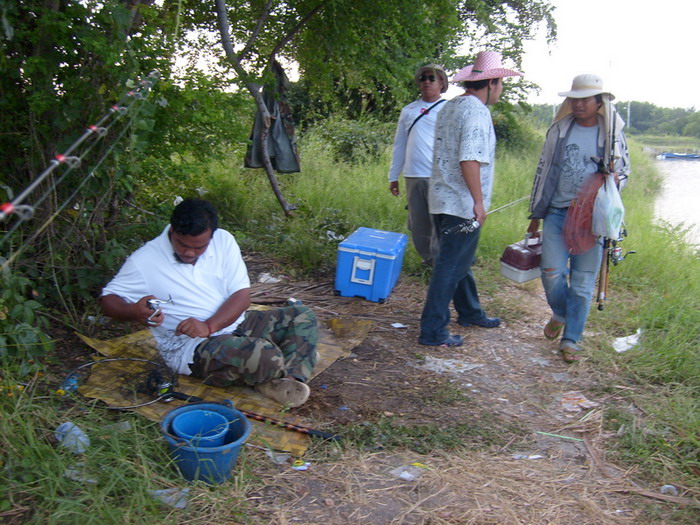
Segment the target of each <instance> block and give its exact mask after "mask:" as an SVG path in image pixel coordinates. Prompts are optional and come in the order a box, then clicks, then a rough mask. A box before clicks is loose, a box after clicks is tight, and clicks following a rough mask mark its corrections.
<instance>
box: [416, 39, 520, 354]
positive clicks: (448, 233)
mask: <svg viewBox="0 0 700 525" xmlns="http://www.w3.org/2000/svg"><path fill="white" fill-rule="evenodd" d="M521 75H522V73H520V72H518V71H514V70H512V69H506V68H504V67H503V66H502V64H501V55H500V54H499V53H497V52H495V51H482V52H480V53H478V54H477V55H476V60H475V61H474V64H473V65H470V66H467V67H465V68H464V69H462V70H461V71H460V72H459V73H457V75H456V76H455V77H454V78H453V79H452V82H458V83H461V84H462V87H464V89H465V92H464V93H463V94H462V95H461V96H458V97H455V98H453V99H452V100H450V101H449V102H447V103H445V104H444V108H443V109H442V111H441V112H440V114H439V115H438V118H437V123H436V125H435V145H434V153H433V169H432V174H431V177H430V193H429V205H430V213H431V214H432V215H433V219H434V221H435V226H436V231H437V235H438V245H439V251H438V257H437V260H436V262H435V266H434V268H433V273H432V277H431V280H430V285H429V287H428V294H427V297H426V301H425V306H424V308H423V313H422V315H421V332H420V337H419V339H418V342H419V343H420V344H424V345H429V346H439V345H447V346H459V345H461V344H462V337H461V336H460V335H455V334H450V333H449V331H448V330H447V325H448V324H449V322H450V317H451V316H450V303H451V302H453V303H454V306H455V310H457V314H458V317H457V323H458V324H459V325H461V326H480V327H482V328H495V327H497V326H499V325H500V323H501V320H500V319H499V318H497V317H488V316H487V315H486V313H485V312H484V311H483V310H482V308H481V304H480V302H479V294H478V293H477V289H476V282H475V280H474V276H473V275H472V271H471V266H472V264H473V263H474V258H475V254H476V249H477V246H478V243H479V234H480V232H481V226H482V225H483V224H484V221H485V220H486V212H487V211H488V208H489V205H490V203H491V194H492V190H493V178H494V160H495V155H496V134H495V132H494V129H493V123H492V120H491V113H490V112H489V110H488V108H487V106H489V105H491V104H495V103H496V102H498V99H499V98H500V96H501V93H502V92H503V77H510V76H521Z"/></svg>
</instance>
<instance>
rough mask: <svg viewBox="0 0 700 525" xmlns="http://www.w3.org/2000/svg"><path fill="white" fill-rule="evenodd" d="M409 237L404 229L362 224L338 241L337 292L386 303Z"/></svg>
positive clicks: (399, 268)
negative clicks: (361, 226)
mask: <svg viewBox="0 0 700 525" xmlns="http://www.w3.org/2000/svg"><path fill="white" fill-rule="evenodd" d="M407 241H408V237H407V236H406V235H404V234H403V233H394V232H385V231H382V230H375V229H373V228H358V229H357V230H356V231H355V232H354V233H353V234H352V235H350V237H348V238H347V239H345V240H344V241H343V242H341V243H340V244H339V245H338V263H337V265H336V269H335V291H336V294H338V295H342V296H343V297H364V298H365V299H369V300H370V301H373V302H375V303H383V302H384V301H385V300H386V298H387V297H389V294H390V293H391V290H392V289H393V288H394V285H395V284H396V281H397V280H398V278H399V274H400V273H401V265H402V264H403V256H404V252H405V251H406V242H407Z"/></svg>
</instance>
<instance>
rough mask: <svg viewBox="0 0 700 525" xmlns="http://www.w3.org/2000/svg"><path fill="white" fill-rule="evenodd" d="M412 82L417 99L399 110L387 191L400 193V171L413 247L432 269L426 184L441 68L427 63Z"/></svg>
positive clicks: (443, 78) (444, 88) (444, 81)
mask: <svg viewBox="0 0 700 525" xmlns="http://www.w3.org/2000/svg"><path fill="white" fill-rule="evenodd" d="M415 81H416V84H417V85H418V87H419V88H420V94H421V97H420V99H418V100H416V101H414V102H411V103H410V104H408V105H407V106H405V107H404V108H403V109H402V110H401V115H400V116H399V122H398V124H397V126H396V135H395V136H394V152H393V156H392V160H391V168H390V169H389V191H390V192H391V193H392V195H395V196H398V195H399V194H400V191H399V174H400V173H401V172H403V176H404V180H405V181H406V199H407V202H408V229H409V231H410V232H411V239H412V240H413V246H415V248H416V251H417V252H418V254H419V255H420V256H421V257H422V258H423V262H424V263H425V264H427V265H428V266H432V265H433V263H434V262H435V250H436V249H437V246H436V240H435V232H434V231H433V222H432V220H431V216H430V211H429V210H428V181H429V180H430V172H431V169H432V165H433V142H434V137H435V134H434V131H435V121H436V119H437V115H438V113H439V112H440V109H442V106H443V103H444V102H445V99H443V98H441V97H440V95H441V94H442V93H444V92H445V91H447V75H446V74H445V71H444V70H443V69H442V67H440V66H438V65H436V64H428V65H425V66H422V67H420V68H418V69H417V70H416V74H415Z"/></svg>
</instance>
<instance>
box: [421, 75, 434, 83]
mask: <svg viewBox="0 0 700 525" xmlns="http://www.w3.org/2000/svg"><path fill="white" fill-rule="evenodd" d="M426 80H430V81H431V82H435V75H421V76H419V77H418V81H419V82H425V81H426Z"/></svg>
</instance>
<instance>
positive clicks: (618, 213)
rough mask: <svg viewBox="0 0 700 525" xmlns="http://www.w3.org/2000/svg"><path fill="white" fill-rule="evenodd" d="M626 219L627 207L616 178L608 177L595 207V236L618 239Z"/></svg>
mask: <svg viewBox="0 0 700 525" xmlns="http://www.w3.org/2000/svg"><path fill="white" fill-rule="evenodd" d="M624 219H625V207H624V205H623V204H622V199H621V198H620V191H619V190H618V189H617V185H616V184H615V176H614V175H612V174H610V175H606V176H605V183H604V184H603V185H602V186H601V187H600V189H599V190H598V195H597V196H596V199H595V204H594V205H593V235H599V236H601V237H607V238H609V239H617V238H618V237H619V236H620V230H621V229H622V221H623V220H624Z"/></svg>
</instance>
